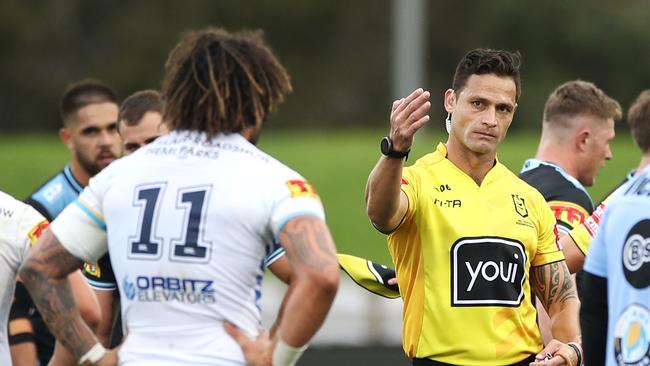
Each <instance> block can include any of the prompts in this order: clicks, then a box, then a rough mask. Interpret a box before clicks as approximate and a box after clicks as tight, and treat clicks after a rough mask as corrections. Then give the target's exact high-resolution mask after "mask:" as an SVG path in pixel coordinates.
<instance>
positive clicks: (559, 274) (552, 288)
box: [530, 261, 578, 311]
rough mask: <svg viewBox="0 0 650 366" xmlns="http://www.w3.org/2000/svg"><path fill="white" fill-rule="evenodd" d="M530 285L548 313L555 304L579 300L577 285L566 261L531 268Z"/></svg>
mask: <svg viewBox="0 0 650 366" xmlns="http://www.w3.org/2000/svg"><path fill="white" fill-rule="evenodd" d="M530 284H531V286H532V287H533V291H534V292H535V295H537V297H538V298H539V299H540V300H541V301H542V303H543V305H544V308H545V309H546V311H549V309H550V307H551V306H552V305H554V304H564V303H565V302H566V301H568V300H570V299H574V300H577V299H578V294H577V292H576V287H575V283H574V282H573V278H572V277H571V273H569V269H568V268H567V266H566V263H565V262H564V261H560V262H554V263H549V264H545V265H543V266H539V267H531V269H530Z"/></svg>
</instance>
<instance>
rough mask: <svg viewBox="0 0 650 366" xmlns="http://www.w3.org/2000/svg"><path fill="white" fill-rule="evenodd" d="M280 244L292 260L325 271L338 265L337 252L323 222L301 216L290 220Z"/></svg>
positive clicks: (282, 233) (315, 218) (281, 236)
mask: <svg viewBox="0 0 650 366" xmlns="http://www.w3.org/2000/svg"><path fill="white" fill-rule="evenodd" d="M279 238H280V243H282V245H283V246H284V247H285V249H287V254H289V255H291V258H292V260H294V261H296V262H297V263H302V264H305V265H307V266H310V267H313V268H317V269H319V270H324V269H325V268H326V267H328V266H331V265H332V264H333V263H334V264H336V263H337V261H336V250H335V248H334V243H333V241H332V237H331V236H330V233H329V230H328V229H327V226H325V223H324V222H323V220H321V219H319V218H317V217H313V216H300V217H298V218H296V219H293V220H290V221H289V222H288V223H287V224H286V225H284V227H283V228H282V230H281V231H280V235H279Z"/></svg>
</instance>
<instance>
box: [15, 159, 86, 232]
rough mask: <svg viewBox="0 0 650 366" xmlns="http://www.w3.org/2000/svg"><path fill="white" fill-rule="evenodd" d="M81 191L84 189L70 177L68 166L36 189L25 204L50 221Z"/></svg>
mask: <svg viewBox="0 0 650 366" xmlns="http://www.w3.org/2000/svg"><path fill="white" fill-rule="evenodd" d="M83 189H84V187H83V186H82V185H81V184H80V183H79V182H77V180H76V179H75V178H74V176H73V175H72V170H71V169H70V164H68V165H66V166H65V168H63V170H61V171H60V172H59V173H57V174H56V175H55V176H53V177H52V178H50V179H49V180H48V181H47V182H45V184H43V185H42V186H40V187H39V188H38V189H36V190H35V191H34V192H33V193H32V194H31V195H30V196H29V198H28V199H27V200H26V201H25V202H26V203H27V204H29V205H30V206H32V207H34V208H35V209H36V210H37V211H38V212H40V213H41V215H43V216H45V218H47V219H48V220H50V221H51V220H54V218H55V217H57V216H58V215H59V213H61V211H63V209H64V208H65V207H66V206H67V205H69V204H70V203H71V202H72V201H74V200H76V199H77V196H79V193H81V191H82V190H83Z"/></svg>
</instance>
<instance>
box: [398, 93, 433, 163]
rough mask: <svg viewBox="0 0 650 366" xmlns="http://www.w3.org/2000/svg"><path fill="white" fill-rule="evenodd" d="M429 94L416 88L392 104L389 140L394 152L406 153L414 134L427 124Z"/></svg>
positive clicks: (429, 106) (429, 103)
mask: <svg viewBox="0 0 650 366" xmlns="http://www.w3.org/2000/svg"><path fill="white" fill-rule="evenodd" d="M429 96H430V93H429V92H428V91H425V90H424V89H422V88H418V89H416V90H415V91H413V93H411V94H410V95H409V96H407V97H406V98H402V99H398V100H396V101H394V102H393V107H392V109H391V112H390V135H389V137H390V139H391V141H392V142H393V149H394V150H396V151H408V150H409V149H410V148H411V145H412V144H413V136H415V133H416V132H417V131H418V130H419V129H420V128H421V127H422V126H424V125H425V124H426V123H427V122H429V115H428V114H427V113H429V109H430V108H431V102H429Z"/></svg>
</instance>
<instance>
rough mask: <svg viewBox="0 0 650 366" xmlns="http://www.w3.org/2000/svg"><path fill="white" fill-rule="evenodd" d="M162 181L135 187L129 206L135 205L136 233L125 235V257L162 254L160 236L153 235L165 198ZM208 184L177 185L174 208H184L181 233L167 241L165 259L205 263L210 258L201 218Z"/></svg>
mask: <svg viewBox="0 0 650 366" xmlns="http://www.w3.org/2000/svg"><path fill="white" fill-rule="evenodd" d="M166 186H167V184H166V183H154V184H147V185H141V186H138V187H136V190H135V197H134V202H133V205H134V207H137V208H139V210H140V218H139V220H138V223H139V225H138V229H137V234H136V235H132V236H130V237H129V246H128V248H129V258H132V259H141V260H158V259H160V258H161V256H162V252H163V246H164V239H163V238H162V237H160V236H156V231H157V230H156V228H157V225H158V222H159V221H160V219H161V216H162V220H163V222H170V223H171V222H174V220H165V214H164V212H161V210H160V202H161V201H163V200H164V199H165V190H166ZM211 191H212V186H211V185H208V186H195V187H183V188H179V189H178V190H177V192H176V207H175V208H176V209H178V210H183V211H185V215H184V217H183V223H182V224H181V227H182V233H181V236H180V237H178V238H171V239H170V241H169V244H170V246H169V248H170V251H169V260H170V261H172V262H192V263H207V262H209V260H210V253H211V251H210V246H211V244H212V243H210V242H209V241H207V240H205V239H204V238H203V228H204V227H205V217H206V210H207V207H206V205H205V203H206V201H208V202H209V198H210V192H211Z"/></svg>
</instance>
